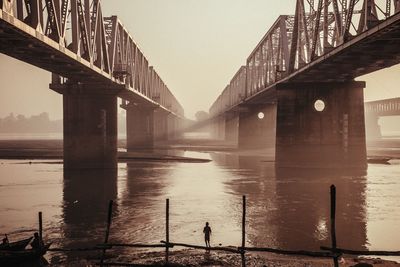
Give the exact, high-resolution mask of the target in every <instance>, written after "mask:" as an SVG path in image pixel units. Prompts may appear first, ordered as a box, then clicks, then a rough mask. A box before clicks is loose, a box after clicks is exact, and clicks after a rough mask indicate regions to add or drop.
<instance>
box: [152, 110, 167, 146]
mask: <svg viewBox="0 0 400 267" xmlns="http://www.w3.org/2000/svg"><path fill="white" fill-rule="evenodd" d="M168 116H169V115H168V113H166V112H164V111H162V110H160V109H157V110H155V111H154V140H155V141H163V140H167V139H168V122H167V120H168Z"/></svg>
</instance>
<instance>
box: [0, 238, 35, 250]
mask: <svg viewBox="0 0 400 267" xmlns="http://www.w3.org/2000/svg"><path fill="white" fill-rule="evenodd" d="M32 238H33V237H30V238H27V239H23V240H19V241H15V242H10V243H8V244H0V251H1V250H11V251H17V250H24V249H25V247H26V246H27V245H28V244H29V242H31V240H32Z"/></svg>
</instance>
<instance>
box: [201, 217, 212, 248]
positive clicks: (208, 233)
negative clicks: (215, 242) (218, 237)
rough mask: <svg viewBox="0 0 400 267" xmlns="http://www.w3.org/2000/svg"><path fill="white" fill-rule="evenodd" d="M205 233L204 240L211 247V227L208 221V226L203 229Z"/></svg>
mask: <svg viewBox="0 0 400 267" xmlns="http://www.w3.org/2000/svg"><path fill="white" fill-rule="evenodd" d="M203 233H204V241H205V242H206V247H208V248H210V247H211V245H210V236H211V227H210V226H209V224H208V222H206V226H205V227H204V229H203Z"/></svg>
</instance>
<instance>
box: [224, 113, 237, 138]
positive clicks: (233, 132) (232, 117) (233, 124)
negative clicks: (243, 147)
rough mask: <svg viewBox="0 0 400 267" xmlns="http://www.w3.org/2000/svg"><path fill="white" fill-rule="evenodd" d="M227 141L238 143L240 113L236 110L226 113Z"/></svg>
mask: <svg viewBox="0 0 400 267" xmlns="http://www.w3.org/2000/svg"><path fill="white" fill-rule="evenodd" d="M224 123H225V141H226V142H227V143H229V144H232V145H237V144H238V139H239V115H238V114H236V112H233V113H228V114H226V115H225V122H224Z"/></svg>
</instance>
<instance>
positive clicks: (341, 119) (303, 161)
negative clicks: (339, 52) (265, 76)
mask: <svg viewBox="0 0 400 267" xmlns="http://www.w3.org/2000/svg"><path fill="white" fill-rule="evenodd" d="M364 87H365V82H343V83H340V82H338V83H335V82H332V83H298V84H296V83H287V84H280V85H278V86H277V88H276V90H277V101H278V102H277V104H278V105H277V129H276V166H277V167H323V168H337V167H339V168H342V167H345V168H352V167H355V168H366V166H367V165H366V144H365V123H364V99H363V89H364ZM318 100H321V101H323V102H324V105H323V104H322V102H320V101H318ZM323 106H324V109H323V110H322V111H317V109H320V110H321V109H322V107H323Z"/></svg>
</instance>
